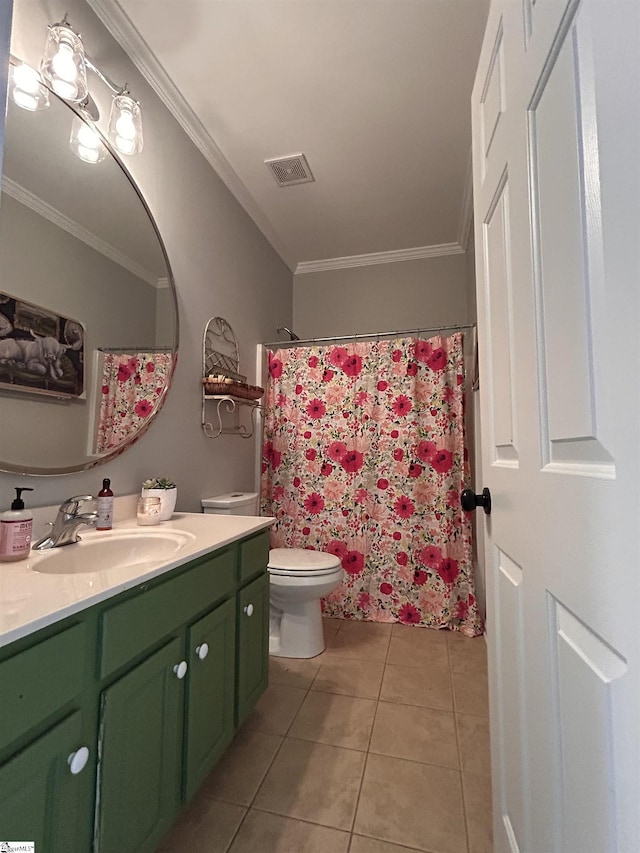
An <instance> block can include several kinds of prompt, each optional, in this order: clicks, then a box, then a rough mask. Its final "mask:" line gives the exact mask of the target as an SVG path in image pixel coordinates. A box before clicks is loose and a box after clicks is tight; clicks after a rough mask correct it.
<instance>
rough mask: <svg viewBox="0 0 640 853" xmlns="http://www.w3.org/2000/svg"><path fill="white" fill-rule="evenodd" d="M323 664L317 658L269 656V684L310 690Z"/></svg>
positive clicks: (319, 658)
mask: <svg viewBox="0 0 640 853" xmlns="http://www.w3.org/2000/svg"><path fill="white" fill-rule="evenodd" d="M321 664H322V660H321V657H320V656H318V657H317V658H281V657H275V656H272V657H270V658H269V684H281V685H283V686H284V687H299V688H301V689H302V690H308V689H309V687H311V684H312V683H313V679H314V678H315V677H316V675H317V674H318V670H319V669H320V666H321Z"/></svg>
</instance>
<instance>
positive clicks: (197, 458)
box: [0, 0, 292, 511]
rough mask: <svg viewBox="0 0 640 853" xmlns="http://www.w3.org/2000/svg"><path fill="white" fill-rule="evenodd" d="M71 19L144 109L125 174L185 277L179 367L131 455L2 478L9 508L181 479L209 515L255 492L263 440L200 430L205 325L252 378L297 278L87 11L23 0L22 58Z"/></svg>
mask: <svg viewBox="0 0 640 853" xmlns="http://www.w3.org/2000/svg"><path fill="white" fill-rule="evenodd" d="M65 11H68V13H69V19H70V20H71V22H72V24H73V25H74V27H75V28H76V29H78V30H79V31H81V32H82V35H83V39H84V41H85V44H86V46H87V52H88V53H89V54H90V56H91V57H92V59H94V61H96V62H97V63H98V64H99V65H100V66H101V68H102V69H103V71H104V72H105V73H106V74H108V75H109V76H110V77H111V78H112V79H114V80H116V81H118V82H124V81H125V80H127V81H128V83H129V86H130V89H131V91H132V92H133V94H134V95H135V97H136V98H137V99H138V100H140V101H141V103H142V106H143V109H144V122H145V149H144V151H143V152H142V154H140V155H139V156H137V157H135V158H128V159H127V163H126V165H127V167H128V168H129V170H130V172H131V173H132V175H133V177H134V179H135V180H136V182H137V183H138V185H139V187H140V189H141V191H142V194H143V195H144V197H145V199H146V201H147V203H148V205H149V208H150V210H151V213H152V215H153V216H154V217H155V219H156V222H157V224H158V228H159V231H160V233H161V235H162V237H163V239H164V243H165V247H166V250H167V254H168V258H169V262H170V264H171V267H172V271H173V275H174V278H175V282H176V288H177V294H178V307H179V315H180V348H179V356H178V366H177V368H176V373H175V377H174V381H173V386H172V388H171V391H170V393H169V396H168V399H167V402H166V404H165V406H164V408H163V409H162V411H161V412H160V414H159V415H158V417H157V418H156V420H155V422H154V423H153V424H152V426H151V427H150V429H149V431H148V432H147V433H146V434H145V435H144V436H143V437H142V439H141V440H140V441H139V442H138V443H136V444H135V445H134V446H133V447H132V448H131V449H130V450H128V451H126V452H125V453H124V454H123V455H121V456H120V457H118V458H117V459H115V460H114V461H113V462H111V463H108V464H107V465H102V466H100V467H98V468H95V469H93V470H91V471H88V472H83V473H80V474H71V475H66V476H64V477H45V478H40V477H37V478H36V477H20V476H17V475H15V474H0V507H1V508H4V507H5V505H8V504H9V502H10V501H11V499H12V496H13V490H12V487H13V486H14V485H15V484H17V485H29V486H33V487H34V488H35V489H36V491H34V492H33V493H32V494H31V496H30V504H31V505H33V506H44V505H47V504H53V503H59V502H60V501H61V500H62V499H63V498H65V497H67V496H69V495H72V494H79V493H81V492H85V491H87V492H92V493H93V494H95V493H96V492H97V491H98V489H99V488H100V484H101V481H102V478H103V477H110V478H111V480H112V487H113V489H114V491H115V492H116V494H124V493H128V492H136V491H138V490H139V488H140V483H141V481H142V480H143V479H145V478H146V477H148V476H151V475H153V474H158V475H166V476H169V477H172V478H173V479H175V480H176V481H177V483H178V486H179V497H178V508H179V509H182V510H186V511H198V510H199V509H200V498H201V497H203V496H206V495H211V494H217V493H220V492H225V491H229V490H231V489H235V488H239V489H250V488H253V485H254V443H253V442H251V441H244V440H242V439H240V438H237V437H235V436H221V437H220V438H218V439H215V440H212V439H208V438H206V437H205V435H204V434H203V432H202V429H201V426H200V406H201V351H202V334H203V330H204V325H205V323H206V321H207V320H208V319H209V317H212V316H223V317H226V319H227V320H228V321H229V322H230V323H231V325H232V326H233V327H234V329H235V331H236V334H237V336H238V340H239V342H240V359H241V369H242V370H243V372H244V373H247V374H248V375H249V377H250V378H251V377H252V376H253V375H254V371H255V347H256V344H257V343H258V342H259V341H262V340H268V339H272V338H273V337H274V335H275V328H276V326H278V325H280V324H281V323H285V324H287V325H288V324H289V323H290V322H291V305H292V275H291V272H290V271H289V270H288V268H287V267H286V266H285V264H284V263H283V262H282V260H281V259H280V257H279V256H278V255H277V254H276V253H275V252H274V250H273V249H272V248H271V246H270V244H269V243H268V242H267V241H266V240H265V239H264V237H263V236H262V234H261V233H260V232H259V231H258V229H257V228H256V226H255V225H254V223H253V221H252V220H251V219H250V218H249V217H248V216H247V214H246V213H245V212H244V210H243V209H242V208H241V207H240V206H239V204H238V203H237V202H236V200H235V199H234V198H233V196H232V195H231V194H230V193H229V192H228V190H227V189H226V187H225V186H224V184H223V183H222V182H221V181H220V180H219V178H218V177H217V175H216V174H215V172H214V171H213V169H212V168H211V166H210V165H209V164H208V163H207V162H206V161H205V159H204V158H203V157H202V155H201V154H200V153H199V152H198V151H197V149H196V148H195V147H194V145H193V144H192V142H191V141H190V140H189V138H188V137H187V135H186V134H185V133H184V131H183V130H182V129H181V128H180V127H179V125H178V124H177V123H176V121H175V120H174V119H173V117H172V116H171V115H170V113H169V111H168V110H167V109H166V108H165V107H164V105H163V104H162V103H161V102H160V100H159V99H158V98H157V96H156V95H155V93H154V92H153V91H152V90H151V88H150V87H149V86H148V85H147V84H146V82H145V81H144V79H143V78H142V77H141V75H140V74H139V72H138V71H137V69H136V68H135V67H134V66H133V64H132V63H131V61H130V60H129V59H128V58H127V57H126V56H125V54H124V53H123V52H122V50H121V49H120V48H119V46H118V45H117V44H116V42H115V41H114V40H113V39H112V38H111V36H110V35H109V34H108V33H107V32H106V30H105V29H104V27H103V26H102V24H101V23H100V22H99V21H98V20H97V18H96V17H95V15H94V14H93V13H92V11H91V10H90V9H89V8H88V6H87V5H86V4H85V3H83V2H78V0H69V1H68V2H64V3H63V2H57V0H16V2H15V4H14V23H13V36H12V52H13V53H14V54H16V55H17V56H18V57H20V58H22V59H25V60H26V61H28V62H30V63H31V64H32V65H34V66H36V67H37V66H38V65H39V62H40V58H41V53H42V49H43V46H44V42H45V36H46V25H47V24H48V23H51V22H52V21H55V20H60V19H61V18H62V16H63V14H64V12H65ZM6 61H7V59H6V57H4V60H3V73H5V70H6V69H4V66H5V64H6ZM90 88H91V92H92V95H93V97H94V98H95V100H96V101H97V102H98V106H99V108H100V112H101V115H102V116H103V119H102V127H103V129H104V130H106V122H107V120H108V115H109V101H110V97H109V93H108V91H107V90H106V87H105V86H104V85H103V84H102V83H101V82H100V81H99V80H97V78H95V76H93V77H92V79H91V80H90ZM5 452H6V453H8V454H9V455H10V451H6V450H5V448H2V452H1V453H0V455H1V456H4V455H5Z"/></svg>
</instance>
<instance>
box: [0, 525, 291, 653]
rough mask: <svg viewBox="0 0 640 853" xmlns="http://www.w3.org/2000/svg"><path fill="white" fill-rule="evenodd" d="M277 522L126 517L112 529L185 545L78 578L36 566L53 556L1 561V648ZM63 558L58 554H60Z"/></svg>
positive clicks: (91, 534)
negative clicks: (166, 535) (148, 523)
mask: <svg viewBox="0 0 640 853" xmlns="http://www.w3.org/2000/svg"><path fill="white" fill-rule="evenodd" d="M274 521H275V519H273V518H254V517H252V516H240V515H204V514H201V513H187V512H177V513H174V515H173V517H172V519H171V521H163V522H161V523H160V524H159V525H157V526H153V527H138V526H137V525H136V520H135V518H134V519H126V520H124V521H119V522H117V523H116V524H114V526H113V531H114V532H116V533H118V532H120V533H122V532H123V531H130V532H131V533H132V535H133V534H135V533H136V532H138V533H140V534H145V533H148V532H150V533H151V534H152V533H153V532H154V531H158V532H162V531H167V532H168V531H175V532H176V533H183V534H185V540H186V541H185V543H184V545H182V546H181V548H180V550H179V551H178V552H176V553H175V554H173V555H172V557H171V559H170V561H169V562H166V560H165V559H162V560H159V561H149V562H145V563H144V564H137V565H134V566H118V565H114V566H113V568H109V569H105V570H103V571H99V572H78V573H75V574H47V573H44V572H43V573H41V572H39V571H38V566H39V564H41V563H42V562H43V561H44V560H46V559H47V556H48V555H49V554H51V553H52V552H51V551H49V552H36V551H32V552H31V555H30V556H29V557H28V559H26V560H19V561H17V562H13V563H2V562H0V646H6V645H8V644H9V643H12V642H13V641H14V640H18V639H20V638H21V637H26V636H27V635H29V634H31V633H33V632H34V631H37V630H39V629H40V628H44V627H45V626H47V625H52V624H53V623H54V622H58V621H59V620H61V619H64V618H65V617H67V616H71V615H72V614H73V613H78V612H79V611H81V610H84V609H86V608H87V607H91V605H93V604H97V603H98V602H100V601H104V600H106V599H108V598H112V597H113V596H114V595H118V593H120V592H124V590H126V589H131V587H134V586H136V585H138V584H140V583H143V582H144V581H146V580H149V579H151V578H154V577H157V576H158V575H161V574H164V573H165V572H168V571H170V570H171V569H174V568H176V567H177V566H181V565H183V564H184V563H187V562H189V561H190V560H193V559H195V558H196V557H199V556H201V555H202V554H206V553H207V552H209V551H212V550H215V549H217V548H221V547H223V546H224V545H227V544H229V543H230V542H235V541H236V540H238V539H242V538H244V537H245V536H249V535H251V534H252V533H255V532H257V531H258V530H263V529H264V528H267V527H270V526H271V525H272V524H273V523H274ZM110 535H112V532H111V531H104V532H101V533H98V532H96V531H86V532H84V533H83V532H82V530H81V531H80V538H81V539H82V538H84V539H85V540H86V541H87V542H89V541H90V540H96V539H98V538H105V539H107V538H108V537H109V536H110ZM76 547H78V548H79V547H81V546H80V545H78V546H76V545H66V546H64V547H63V548H56V549H53V550H54V551H56V554H58V552H59V553H60V555H62V553H63V552H70V551H71V549H72V548H76ZM56 558H57V559H59V557H58V556H56Z"/></svg>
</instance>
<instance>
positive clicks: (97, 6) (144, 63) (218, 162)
mask: <svg viewBox="0 0 640 853" xmlns="http://www.w3.org/2000/svg"><path fill="white" fill-rule="evenodd" d="M87 2H88V4H89V6H90V7H91V8H92V9H93V11H94V12H95V14H96V15H97V16H98V18H99V19H100V20H101V21H102V23H103V24H104V26H105V27H106V28H107V29H108V30H109V32H110V33H111V35H112V36H113V37H114V39H115V40H116V41H117V42H118V44H119V45H120V46H121V47H122V48H123V50H124V51H125V53H127V55H128V56H129V59H130V60H131V62H133V64H134V65H135V66H136V68H137V69H138V71H139V72H140V73H141V74H142V76H143V77H144V79H145V80H146V81H147V83H148V84H149V85H150V86H151V88H152V89H153V90H154V92H155V93H156V95H158V97H159V98H160V100H161V101H162V102H163V103H164V105H165V106H166V107H167V109H168V110H169V112H170V113H171V114H172V115H173V117H174V118H175V120H176V121H177V122H178V124H179V125H180V126H181V127H182V129H183V130H184V131H185V133H186V134H187V136H188V137H189V139H190V140H191V141H192V142H193V144H194V145H195V146H196V148H197V149H198V150H199V151H200V153H201V154H202V155H203V156H204V158H205V159H206V160H207V162H208V163H209V164H210V165H211V166H212V168H213V169H214V171H215V172H216V173H217V175H218V177H219V178H220V180H221V181H222V182H223V183H224V184H225V186H226V187H227V189H228V190H229V192H230V193H231V194H232V195H233V196H234V197H235V199H236V201H237V202H238V203H239V204H240V205H241V206H242V207H243V208H244V210H245V211H246V213H247V214H248V215H249V216H250V217H251V219H252V220H253V221H254V223H255V224H256V226H257V227H258V229H259V230H260V231H261V232H262V234H263V235H264V237H265V238H266V239H267V240H268V241H269V243H270V244H271V245H272V247H273V248H274V250H275V251H276V252H277V253H278V255H279V256H280V257H281V258H282V260H283V261H284V263H285V264H286V265H287V266H288V267H289V269H290V270H291V271H294V270H295V261H294V260H293V259H292V258H291V255H290V252H289V250H288V249H287V247H286V246H285V244H284V242H283V241H282V239H281V238H280V236H279V235H278V234H277V232H276V231H275V229H274V228H273V226H272V225H271V223H270V222H269V220H268V219H267V217H266V216H265V215H264V213H263V212H262V210H261V209H260V208H259V206H258V205H257V204H256V201H255V199H254V198H253V196H252V195H251V193H250V192H249V190H248V189H247V188H246V186H245V185H244V184H243V182H242V181H241V180H240V178H239V177H238V175H237V173H236V172H235V170H234V169H233V167H232V166H231V164H230V163H229V161H228V160H227V158H226V157H225V156H224V154H223V153H222V151H221V150H220V148H218V146H217V145H216V143H215V141H214V140H213V139H212V138H211V135H210V134H209V133H208V131H207V130H206V129H205V127H204V125H203V124H202V122H201V121H200V119H199V118H198V116H197V114H196V113H195V112H194V111H193V110H192V109H191V107H190V106H189V104H188V103H187V101H186V100H185V99H184V97H183V96H182V94H181V93H180V91H179V90H178V88H177V87H176V85H175V84H174V82H173V81H172V80H171V78H170V77H169V75H168V74H167V72H166V71H165V70H164V68H162V66H161V65H160V63H159V62H158V60H157V59H156V57H155V55H154V54H153V52H152V50H151V48H150V47H149V45H148V44H147V43H146V41H145V40H144V39H143V38H142V36H141V35H140V33H139V32H138V30H137V29H136V28H135V26H134V25H133V23H132V22H131V20H130V19H129V17H128V16H127V15H126V13H125V12H124V10H123V9H122V7H121V6H120V5H119V4H118V2H117V0H87Z"/></svg>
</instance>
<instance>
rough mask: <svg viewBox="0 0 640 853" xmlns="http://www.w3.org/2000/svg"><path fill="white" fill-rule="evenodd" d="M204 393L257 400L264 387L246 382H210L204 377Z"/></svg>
mask: <svg viewBox="0 0 640 853" xmlns="http://www.w3.org/2000/svg"><path fill="white" fill-rule="evenodd" d="M202 384H203V385H204V391H205V394H210V395H221V396H225V397H239V398H240V399H242V400H259V399H260V397H262V395H263V394H264V388H260V387H259V386H258V385H247V384H246V382H212V381H211V380H209V379H207V378H206V377H205V378H204V379H203V380H202Z"/></svg>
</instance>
